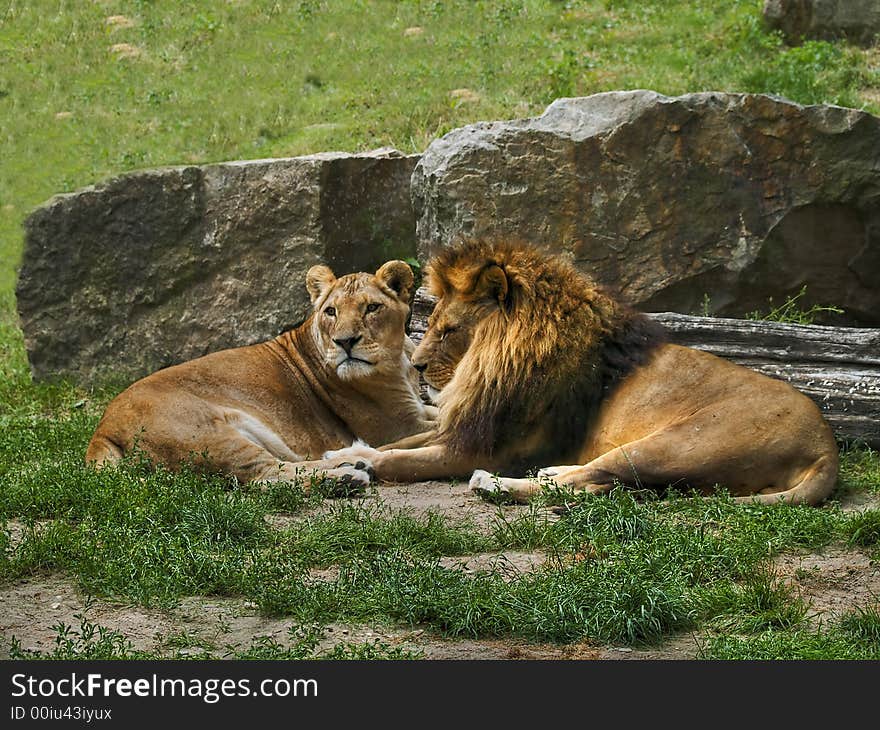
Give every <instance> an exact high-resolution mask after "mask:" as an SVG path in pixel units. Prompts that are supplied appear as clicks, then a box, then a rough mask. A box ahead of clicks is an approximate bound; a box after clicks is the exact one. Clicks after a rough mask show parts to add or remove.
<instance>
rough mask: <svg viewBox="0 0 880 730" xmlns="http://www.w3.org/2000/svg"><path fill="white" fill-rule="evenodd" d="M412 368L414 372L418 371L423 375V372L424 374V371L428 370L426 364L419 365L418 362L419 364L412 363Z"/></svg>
mask: <svg viewBox="0 0 880 730" xmlns="http://www.w3.org/2000/svg"><path fill="white" fill-rule="evenodd" d="M413 367H414V368H415V369H416V370H418V371H419V372H420V373H423V372H425V370H427V369H428V364H427V363H425V364H422V363H420V362H419V363H415V362H414V363H413Z"/></svg>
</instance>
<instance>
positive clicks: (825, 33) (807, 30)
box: [764, 0, 880, 44]
mask: <svg viewBox="0 0 880 730" xmlns="http://www.w3.org/2000/svg"><path fill="white" fill-rule="evenodd" d="M764 20H765V22H766V23H767V25H768V26H769V27H770V28H771V29H773V30H780V31H782V34H783V35H784V36H785V39H786V40H787V41H788V42H789V43H800V42H801V40H802V39H803V38H819V39H829V40H830V39H834V38H844V37H845V38H849V39H850V40H852V41H855V42H857V43H864V44H870V43H872V42H873V41H874V39H875V38H876V37H877V35H878V34H880V3H878V2H877V0H765V2H764Z"/></svg>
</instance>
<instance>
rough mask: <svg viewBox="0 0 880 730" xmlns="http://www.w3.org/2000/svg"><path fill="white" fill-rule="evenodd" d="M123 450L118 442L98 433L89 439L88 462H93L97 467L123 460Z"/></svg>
mask: <svg viewBox="0 0 880 730" xmlns="http://www.w3.org/2000/svg"><path fill="white" fill-rule="evenodd" d="M122 456H123V452H122V449H121V448H120V447H119V445H118V444H116V443H115V442H113V441H111V440H110V439H109V438H107V437H106V436H102V435H100V434H98V433H96V434H95V435H94V436H92V440H91V441H89V446H88V448H87V449H86V464H91V465H92V466H94V467H95V468H96V469H98V468H100V467H102V466H106V465H107V464H115V463H116V462H118V461H122Z"/></svg>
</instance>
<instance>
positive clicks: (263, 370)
mask: <svg viewBox="0 0 880 730" xmlns="http://www.w3.org/2000/svg"><path fill="white" fill-rule="evenodd" d="M412 284H413V275H412V271H411V269H410V268H409V266H407V264H405V263H404V262H402V261H392V262H388V263H387V264H385V265H384V266H382V267H381V268H380V269H379V271H377V272H376V274H375V275H372V274H364V273H360V274H349V275H347V276H343V277H341V278H339V279H337V278H336V277H335V276H334V275H333V273H332V272H331V271H330V269H328V268H327V267H326V266H315V267H313V268H312V269H311V270H310V271H309V273H308V276H307V282H306V285H307V288H308V290H309V293H310V295H311V298H312V303H313V306H314V312H313V313H312V315H311V316H310V317H309V318H308V319H307V320H306V321H305V322H304V323H303V324H302V325H301V326H299V327H297V328H296V329H294V330H291V331H289V332H285V333H284V334H282V335H280V336H279V337H276V338H275V339H273V340H270V341H268V342H263V343H260V344H257V345H252V346H249V347H240V348H235V349H230V350H223V351H221V352H216V353H212V354H210V355H206V356H205V357H201V358H197V359H195V360H191V361H189V362H185V363H182V364H180V365H176V366H173V367H169V368H166V369H164V370H160V371H158V372H156V373H153V374H152V375H149V376H147V377H146V378H143V379H142V380H139V381H138V382H136V383H134V384H133V385H131V386H130V387H129V388H127V389H126V390H125V391H123V392H122V393H121V394H120V395H118V396H117V397H116V398H115V399H114V400H113V401H112V402H111V403H110V404H109V406H108V407H107V410H106V412H105V413H104V416H103V418H102V419H101V422H100V423H99V425H98V427H97V429H96V431H95V434H94V435H93V437H92V439H91V442H90V443H89V446H88V449H87V452H86V461H87V462H89V463H92V464H94V465H96V466H102V465H105V464H107V463H112V462H115V461H119V460H120V459H122V458H123V457H124V455H125V454H127V453H129V452H131V451H132V450H133V449H137V450H139V452H140V453H142V454H143V455H144V456H146V457H147V458H148V459H149V460H151V461H153V462H155V463H162V464H165V465H167V466H170V467H172V468H176V467H177V466H179V465H180V464H181V463H183V462H192V463H195V464H196V465H197V466H199V467H202V468H205V469H210V470H212V471H220V472H223V473H227V474H230V475H232V476H234V477H236V478H237V479H238V480H239V481H240V482H251V481H279V480H285V481H301V480H302V477H303V476H304V475H306V474H307V473H308V472H309V471H312V470H314V465H313V464H310V463H309V462H306V461H304V460H305V459H309V458H312V459H314V458H316V457H319V456H320V455H321V454H323V453H324V451H326V450H327V449H333V448H339V447H341V446H346V445H349V444H351V443H352V442H353V441H354V440H355V439H357V438H360V439H364V440H366V441H368V442H370V443H374V444H382V443H385V442H388V441H393V440H396V439H400V438H403V437H405V436H409V435H412V434H415V433H419V432H422V431H425V430H426V429H428V428H430V427H431V426H432V425H433V423H434V420H433V416H434V415H435V411H434V409H432V408H430V407H428V406H425V405H424V404H423V403H422V401H421V399H420V397H419V393H418V379H417V374H416V372H415V370H413V368H412V364H411V363H410V361H409V355H410V354H411V353H412V343H411V342H410V341H409V339H408V338H407V337H406V335H405V332H404V326H405V322H406V318H407V315H408V313H409V298H410V295H411V291H412ZM340 342H342V343H345V345H346V347H349V348H350V353H348V352H347V351H346V349H345V347H343V346H342V345H340V344H339V343H340ZM352 343H354V344H352ZM352 357H353V358H362V359H363V360H366V361H368V362H369V363H370V364H367V363H365V362H362V361H361V360H359V359H351V358H352ZM355 466H356V464H355V465H347V466H341V467H334V468H333V469H330V470H322V471H328V472H329V476H332V477H337V478H340V479H343V480H345V481H348V482H351V483H353V484H354V483H358V485H362V484H365V483H367V482H368V481H369V477H368V475H367V474H366V473H365V472H363V471H362V470H360V469H356V468H354V467H355Z"/></svg>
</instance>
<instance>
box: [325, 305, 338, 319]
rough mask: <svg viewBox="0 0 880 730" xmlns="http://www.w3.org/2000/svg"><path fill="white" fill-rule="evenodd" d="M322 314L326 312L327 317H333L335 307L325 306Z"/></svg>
mask: <svg viewBox="0 0 880 730" xmlns="http://www.w3.org/2000/svg"><path fill="white" fill-rule="evenodd" d="M324 314H326V315H327V316H328V317H335V316H336V307H327V308H326V309H325V310H324Z"/></svg>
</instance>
